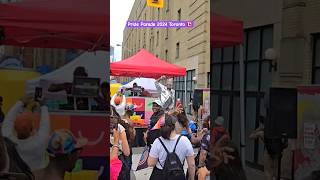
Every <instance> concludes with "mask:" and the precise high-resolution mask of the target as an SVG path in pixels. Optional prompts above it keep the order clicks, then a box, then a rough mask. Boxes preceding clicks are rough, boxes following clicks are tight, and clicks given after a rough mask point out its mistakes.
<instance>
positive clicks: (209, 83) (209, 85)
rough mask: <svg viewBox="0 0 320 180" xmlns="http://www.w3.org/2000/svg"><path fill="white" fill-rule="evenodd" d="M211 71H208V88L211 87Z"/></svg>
mask: <svg viewBox="0 0 320 180" xmlns="http://www.w3.org/2000/svg"><path fill="white" fill-rule="evenodd" d="M210 76H211V75H210V72H208V73H207V88H210V78H211V77H210Z"/></svg>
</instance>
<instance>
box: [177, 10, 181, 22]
mask: <svg viewBox="0 0 320 180" xmlns="http://www.w3.org/2000/svg"><path fill="white" fill-rule="evenodd" d="M177 20H178V21H181V9H179V10H178V19H177Z"/></svg>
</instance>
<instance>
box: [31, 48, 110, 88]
mask: <svg viewBox="0 0 320 180" xmlns="http://www.w3.org/2000/svg"><path fill="white" fill-rule="evenodd" d="M107 63H108V52H105V51H97V52H85V53H83V54H81V55H80V56H79V57H78V58H76V59H75V60H73V61H71V62H70V63H68V64H66V65H64V66H63V67H61V68H59V69H57V70H55V71H53V72H51V73H48V74H45V75H43V76H40V77H38V78H35V79H32V80H30V81H28V82H27V84H26V94H31V93H34V91H35V87H42V88H47V87H48V86H49V84H51V83H65V82H72V81H73V71H74V70H75V69H76V68H77V67H79V66H83V67H85V69H86V71H87V74H88V77H90V78H100V80H101V82H102V81H107V80H108V79H107V73H108V69H107ZM44 92H45V91H44Z"/></svg>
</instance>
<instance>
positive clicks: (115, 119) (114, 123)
mask: <svg viewBox="0 0 320 180" xmlns="http://www.w3.org/2000/svg"><path fill="white" fill-rule="evenodd" d="M114 111H115V110H114V108H111V113H110V116H109V117H110V118H109V119H110V134H112V133H113V130H114V129H118V124H119V121H120V117H119V116H118V115H117V114H116V113H115V112H114Z"/></svg>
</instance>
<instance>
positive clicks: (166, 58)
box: [165, 49, 168, 61]
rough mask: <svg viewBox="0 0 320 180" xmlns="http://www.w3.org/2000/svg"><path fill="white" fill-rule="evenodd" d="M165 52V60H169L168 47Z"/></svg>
mask: <svg viewBox="0 0 320 180" xmlns="http://www.w3.org/2000/svg"><path fill="white" fill-rule="evenodd" d="M165 54H166V57H165V60H166V61H168V49H166V51H165Z"/></svg>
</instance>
